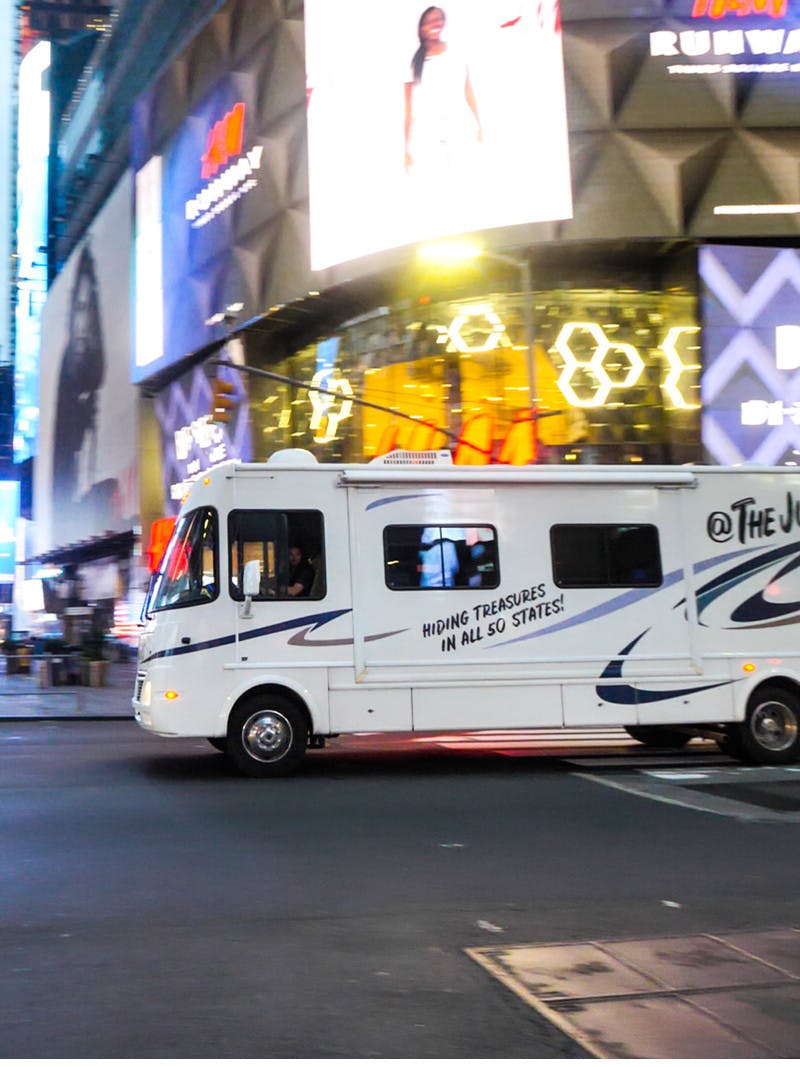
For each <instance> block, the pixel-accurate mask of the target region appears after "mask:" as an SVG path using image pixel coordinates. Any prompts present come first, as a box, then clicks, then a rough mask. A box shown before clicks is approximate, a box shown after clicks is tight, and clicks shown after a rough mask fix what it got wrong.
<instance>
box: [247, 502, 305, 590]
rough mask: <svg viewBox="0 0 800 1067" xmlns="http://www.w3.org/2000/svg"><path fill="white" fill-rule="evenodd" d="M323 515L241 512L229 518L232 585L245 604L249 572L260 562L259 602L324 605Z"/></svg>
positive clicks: (284, 512)
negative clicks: (247, 567)
mask: <svg viewBox="0 0 800 1067" xmlns="http://www.w3.org/2000/svg"><path fill="white" fill-rule="evenodd" d="M323 532H324V531H323V522H322V513H321V512H319V511H276V510H266V509H264V510H261V509H259V510H255V509H253V510H241V511H232V512H231V513H230V514H229V516H228V547H229V582H228V588H229V591H230V595H231V596H232V597H233V599H234V600H243V599H244V595H243V593H242V591H241V590H242V579H243V576H244V567H245V564H246V563H249V562H250V561H251V560H257V561H258V564H259V566H260V568H261V592H260V593H259V595H258V596H257V597H254V599H255V600H321V599H322V598H323V597H324V596H325V552H324V547H325V541H324V536H323Z"/></svg>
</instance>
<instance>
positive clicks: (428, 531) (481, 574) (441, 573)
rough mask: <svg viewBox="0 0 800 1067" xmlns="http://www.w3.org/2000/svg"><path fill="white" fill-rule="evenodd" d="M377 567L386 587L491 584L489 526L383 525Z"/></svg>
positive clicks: (495, 577) (494, 564)
mask: <svg viewBox="0 0 800 1067" xmlns="http://www.w3.org/2000/svg"><path fill="white" fill-rule="evenodd" d="M383 569H384V575H385V578H386V584H387V585H388V587H389V588H390V589H496V588H497V586H498V585H499V584H500V569H499V566H498V561H497V531H496V530H495V529H494V527H493V526H387V527H386V529H385V530H384V531H383Z"/></svg>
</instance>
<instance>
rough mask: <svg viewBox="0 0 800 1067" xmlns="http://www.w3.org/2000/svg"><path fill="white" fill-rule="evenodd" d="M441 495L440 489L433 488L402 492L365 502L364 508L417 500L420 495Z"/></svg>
mask: <svg viewBox="0 0 800 1067" xmlns="http://www.w3.org/2000/svg"><path fill="white" fill-rule="evenodd" d="M441 495H442V494H441V491H440V490H439V489H435V490H433V491H429V492H426V493H404V494H403V495H402V496H384V497H381V499H380V500H373V501H372V503H370V504H367V506H366V508H365V509H364V510H365V511H372V509H373V508H382V507H385V505H386V504H396V503H397V501H398V500H418V499H419V498H420V497H425V496H441Z"/></svg>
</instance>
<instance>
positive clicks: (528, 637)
mask: <svg viewBox="0 0 800 1067" xmlns="http://www.w3.org/2000/svg"><path fill="white" fill-rule="evenodd" d="M682 578H683V570H682V569H680V570H677V571H671V572H670V573H669V574H665V575H664V579H663V581H662V583H661V585H659V586H657V587H656V588H654V589H650V588H648V589H631V590H630V591H629V592H627V593H621V594H620V595H619V596H615V597H613V599H611V600H606V601H605V603H604V604H598V605H597V606H596V607H594V608H589V609H588V610H587V611H583V612H581V614H580V615H575V616H574V618H571V619H566V620H565V621H564V622H555V623H553V625H552V626H545V628H544V629H543V630H536V631H534V632H533V633H530V634H521V635H520V636H519V637H509V638H508V639H507V640H505V641H498V642H497V643H496V644H493V645H489V648H502V646H503V645H516V644H517V643H518V642H520V641H532V640H533V638H534V637H544V636H545V634H554V633H557V632H558V631H559V630H568V629H569V628H570V627H571V626H580V625H581V623H584V622H591V621H592V620H593V619H600V618H602V617H603V616H604V615H610V614H611V613H612V612H615V611H619V610H620V609H621V608H626V607H628V605H629V604H635V603H636V602H637V601H638V600H645V599H646V598H647V597H649V596H653V595H654V594H655V593H660V592H661V590H662V589H666V588H667V587H668V586H670V585H674V584H675V583H676V582H679V581H680V580H681V579H682Z"/></svg>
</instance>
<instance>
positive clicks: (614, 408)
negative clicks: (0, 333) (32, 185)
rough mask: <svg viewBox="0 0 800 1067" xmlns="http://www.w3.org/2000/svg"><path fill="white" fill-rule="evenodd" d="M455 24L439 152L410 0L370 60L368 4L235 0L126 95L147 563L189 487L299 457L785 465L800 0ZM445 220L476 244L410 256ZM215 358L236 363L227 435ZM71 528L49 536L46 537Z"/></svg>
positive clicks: (617, 5)
mask: <svg viewBox="0 0 800 1067" xmlns="http://www.w3.org/2000/svg"><path fill="white" fill-rule="evenodd" d="M444 6H445V8H446V12H445V19H444V26H443V27H442V26H440V27H439V28H438V32H439V33H440V34H441V37H442V39H447V40H448V49H451V54H452V56H453V57H454V59H455V60H457V63H458V64H459V65H458V78H459V84H460V86H462V87H463V86H464V84H465V73H468V76H469V85H470V89H471V93H470V94H469V95H470V97H471V99H468V100H467V104H468V105H469V112H470V113H464V114H462V115H461V116H460V117H456V111H455V110H451V111H448V112H447V115H446V119H447V136H445V135H444V134H441V133H438V134H436V135H435V136H433V135H432V134H431V131H432V129H433V123H434V119H433V118H431V114H432V112H430V111H429V112H427V113H426V112H424V111H422V110H421V109H422V107H423V104H424V101H425V98H424V96H423V94H422V93H421V91H420V85H424V68H422V69H423V74H422V76H421V78H420V81H419V83H418V82H417V80H416V74H415V66H414V64H415V56H417V55H418V53H419V51H420V49H421V46H422V43H423V34H424V32H427V30H425V31H423V27H422V25H421V23H420V16H421V14H422V12H423V9H424V8H425V5H416V4H411V3H409V2H407V0H396V2H393V3H391V4H386V5H384V7H385V9H386V11H385V14H386V18H385V19H382V21H381V25H380V26H377V25H371V30H370V40H369V42H368V46H367V42H365V40H364V38H363V36H361V33H362V28H363V15H364V10H363V8H364V4H363V3H361V2H359V0H341V2H338V3H331V0H306V2H305V4H303V3H301V2H299V0H297V2H293V0H281V2H273V3H270V4H259V5H254V4H252V3H250V2H248V0H229V2H227V3H225V4H223V5H222V6H219V5H217V6H216V7H215V9H214V11H213V12H210V17H209V19H208V21H207V22H205V24H204V25H203V26H202V27H201V28H199V29H198V31H197V32H196V34H195V35H194V36H193V37H192V39H191V40H190V41H189V42H188V44H186V46H185V47H183V48H182V50H181V51H180V52H179V53H178V54H176V55H175V56H174V58H173V59H172V60H171V61H170V62H167V63H166V64H165V65H164V66H163V67H162V68H161V70H160V72H159V74H158V76H157V77H156V78H154V79H153V80H152V82H151V83H150V84H149V85H147V86H145V87H143V91H142V93H141V94H140V95H139V96H138V97H137V99H136V101H135V104H134V106H133V108H132V113H131V126H130V142H129V164H130V167H129V174H128V176H127V177H126V178H125V179H124V180H121V181H118V183H117V185H116V186H115V189H114V192H113V194H112V195H111V196H109V197H108V198H107V201H106V203H107V206H106V207H105V208H103V211H106V210H109V211H110V210H111V206H110V205H111V204H112V201H114V198H116V197H119V198H121V199H120V202H122V201H123V200H124V199H125V197H129V201H128V203H129V211H130V217H131V218H132V220H133V221H132V232H131V235H130V242H131V255H130V263H131V264H132V267H131V275H130V283H131V284H130V286H129V290H128V291H129V292H130V294H132V295H131V298H130V299H131V302H130V305H127V304H126V302H125V299H124V296H123V294H122V290H121V289H120V293H119V295H118V296H115V297H113V298H112V300H111V306H112V310H110V311H109V316H110V318H109V326H108V327H106V328H105V331H106V333H108V331H109V330H111V332H112V333H113V334H114V338H115V346H117V347H115V351H114V355H113V356H112V357H111V361H110V362H111V363H113V365H114V371H113V374H114V375H119V376H120V377H119V384H118V385H117V384H114V385H112V384H111V383H112V381H113V382H117V378H112V377H109V378H108V389H107V394H106V398H103V397H100V398H99V399H98V401H97V409H96V419H97V422H98V426H99V425H100V424H101V422H102V420H103V419H106V421H107V424H108V425H109V426H110V427H115V428H116V427H123V426H125V416H124V415H123V414H122V408H123V407H124V408H126V410H127V409H128V408H130V410H132V411H135V416H136V417H135V424H136V429H135V430H132V431H131V435H130V440H131V441H133V442H134V448H133V451H134V452H135V456H133V457H131V456H128V455H126V456H124V457H123V456H122V452H123V451H124V449H123V448H122V447H121V444H120V440H119V436H121V435H119V434H118V435H117V439H116V440H115V441H114V443H113V445H108V446H100V452H102V453H104V454H105V460H108V463H106V466H108V464H109V463H110V457H111V456H112V455H114V456H118V458H117V459H116V460H115V461H114V463H113V464H111V466H114V468H115V470H114V472H111V473H108V472H105V473H106V478H116V479H117V481H119V480H120V479H122V480H125V479H126V478H127V480H128V482H129V484H130V485H131V486H133V487H134V488H133V489H132V490H131V492H130V493H129V494H128V497H127V498H124V494H122V495H120V497H119V500H122V499H123V498H124V499H126V500H127V502H126V503H125V505H124V506H122V507H121V510H118V512H117V513H116V514H117V517H118V518H117V520H115V522H116V524H117V525H119V526H121V527H122V528H128V527H130V529H132V530H134V529H135V530H137V531H138V533H137V537H140V538H141V540H140V541H138V542H137V545H136V549H135V551H143V549H144V547H145V546H146V542H147V536H148V533H147V531H148V530H149V527H150V524H151V523H152V522H153V521H154V520H155V519H156V518H159V517H161V516H163V515H169V514H174V513H175V512H176V510H177V508H178V506H179V503H180V499H181V497H182V496H183V493H184V492H185V488H186V485H187V483H188V482H189V481H190V480H191V478H192V477H194V476H195V475H196V474H197V473H198V472H199V471H201V470H203V469H205V468H206V467H207V466H209V465H211V464H212V463H215V462H218V461H220V460H222V459H226V458H231V457H239V458H241V459H245V460H251V459H255V460H258V459H264V458H266V457H267V456H268V455H269V454H271V452H273V451H275V450H276V449H277V448H282V447H287V446H291V447H303V448H308V449H310V450H312V451H313V452H315V454H317V455H318V456H319V458H321V459H342V460H346V461H360V460H366V459H369V458H370V457H372V456H375V455H377V454H378V453H380V452H383V451H386V450H387V449H389V448H392V447H406V448H412V449H418V448H428V447H440V446H452V447H454V448H456V449H459V445H460V446H461V447H460V456H461V459H462V460H463V461H466V462H490V461H500V462H533V461H536V462H547V463H561V462H565V463H584V462H610V463H625V462H631V463H640V462H644V463H647V462H659V463H684V462H712V463H713V462H725V463H730V462H746V461H758V462H769V463H777V464H784V463H790V464H791V463H795V462H796V457H797V455H798V451H800V392H799V390H800V376H799V373H798V368H800V340H798V335H799V334H800V325H798V321H797V312H796V304H797V294H798V291H799V290H800V259H799V258H798V238H799V237H800V222H799V220H800V169H799V168H798V166H797V158H798V147H800V124H798V121H797V116H796V107H795V102H796V100H797V98H798V92H799V91H800V11H797V12H795V11H793V10H792V5H791V3H787V2H781V0H753V2H752V3H741V2H737V3H724V2H723V0H708V2H700V0H643V2H636V3H633V2H631V0H627V2H623V0H581V2H578V0H564V2H563V3H562V4H561V5H559V4H558V3H556V2H555V0H553V2H551V3H547V2H545V3H541V2H540V3H535V2H533V0H530V2H523V0H513V2H511V0H509V2H505V0H503V2H501V3H500V2H499V3H496V4H495V3H493V4H491V5H486V4H479V3H473V2H472V0H449V2H448V3H447V4H446V5H444ZM531 57H533V59H534V61H533V62H532V61H531ZM441 91H442V93H444V92H445V90H444V89H442V90H441ZM462 95H464V96H466V94H462ZM443 98H444V97H443ZM449 99H450V103H449V104H448V107H452V108H453V109H455V107H456V105H455V103H454V102H453V98H452V96H451V97H450V98H449ZM459 103H463V101H459ZM425 106H430V100H428V102H427V104H425ZM443 106H444V105H441V107H440V114H439V118H440V119H441V108H442V107H443ZM415 108H416V109H417V110H416V111H415V110H414V109H415ZM420 116H422V117H421V118H420ZM455 132H458V134H459V137H458V138H456V136H455ZM451 133H452V134H453V136H452V138H451ZM426 137H427V140H426ZM434 142H435V144H434ZM437 153H438V155H437ZM101 215H102V212H101V213H99V214H98V215H97V216H96V218H97V219H98V220H99V219H100V218H101ZM126 233H127V231H126V230H125V229H124V227H123V226H120V227H119V234H120V235H121V237H122V238H123V239H124V240H127V238H126V237H125V234H126ZM86 234H89V235H90V237H91V228H90V227H86V229H85V230H84V232H83V234H82V236H81V239H80V240H78V241H76V243H75V244H74V248H73V249H72V250H71V251H70V253H69V259H68V260H65V262H72V258H71V257H74V256H75V255H78V256H81V255H82V254H83V251H82V250H83V248H85V247H86V241H87V238H86ZM454 236H458V237H461V238H463V237H464V236H467V237H469V239H470V240H471V241H472V242H473V243H474V244H475V245H476V246H477V247H478V248H479V249H480V252H481V254H480V256H478V257H477V258H476V259H474V260H473V261H471V262H461V263H459V264H457V265H451V266H448V267H443V266H442V265H441V264H435V265H432V264H431V263H430V262H427V263H425V262H422V261H421V259H420V257H419V250H420V247H421V246H423V245H427V244H428V242H430V241H432V240H433V239H437V240H438V239H442V238H450V237H454ZM82 242H83V243H82ZM89 243H90V244H91V243H92V241H91V240H90V241H89ZM67 284H68V283H66V282H64V283H62V289H63V288H64V286H65V285H67ZM51 292H52V296H51V299H52V300H53V301H54V302H55V301H56V299H57V296H58V288H57V286H54V287H53V290H52V291H51ZM48 303H50V301H48ZM123 307H127V309H128V310H127V311H125V313H124V314H123V311H122V309H123ZM48 314H49V313H48ZM125 315H127V316H128V318H129V322H128V321H126V319H125ZM53 336H55V335H53ZM117 342H118V345H117ZM48 344H49V346H50V347H53V346H55V348H58V347H60V342H59V343H58V344H57V343H56V342H55V341H53V342H48ZM48 344H45V342H43V350H42V362H43V366H44V363H45V360H46V359H48V360H52V359H53V358H54V357H53V353H52V352H48ZM126 346H127V356H126V354H125V350H126ZM210 357H215V358H224V359H227V360H228V361H229V362H230V363H231V364H232V367H231V368H226V369H224V370H222V371H220V372H219V373H220V374H222V375H223V376H225V377H226V378H227V379H228V380H229V382H230V384H231V385H232V386H233V389H234V392H233V394H232V397H233V402H234V406H233V408H232V411H231V415H230V419H229V421H228V422H226V423H221V422H215V421H213V420H212V419H211V418H210V412H211V407H212V394H213V379H214V377H215V374H216V373H217V371H216V370H215V368H214V367H213V366H212V365H210V364H209V362H208V360H209V358H210ZM242 363H245V364H246V365H247V366H248V367H253V368H256V369H258V370H261V371H264V372H267V373H268V374H269V375H272V376H273V377H266V376H258V375H253V374H251V373H248V372H245V371H241V370H239V369H237V365H241V364H242ZM125 376H127V378H126V381H125V382H124V383H123V381H122V378H123V377H125ZM309 386H310V388H309ZM112 398H113V399H112ZM106 404H108V405H112V404H113V405H118V409H115V408H113V407H111V406H109V407H108V410H107V412H106V413H105V415H104V406H105V405H106ZM110 432H111V435H112V437H114V436H115V431H114V430H113V429H112V430H111V431H110ZM125 436H126V439H127V434H126V435H125ZM98 443H99V442H98ZM54 454H55V453H54ZM40 455H41V452H40ZM62 460H63V457H62ZM46 465H47V464H46V462H45V463H42V464H41V471H42V478H43V481H42V483H41V484H42V485H46V484H47V472H46V471H45V468H46ZM101 466H102V464H101ZM55 468H56V465H55V463H54V464H53V468H52V470H51V472H50V477H51V479H52V480H53V492H54V493H58V491H59V490H58V486H57V485H56V482H57V481H58V476H57V474H55V473H53V472H54V471H55ZM109 471H110V467H109ZM132 471H135V472H138V473H131V472H132ZM126 472H127V473H126ZM101 473H104V472H102V471H100V468H99V467H98V477H100V474H101ZM70 476H71V475H70ZM37 477H38V475H37ZM65 477H66V474H65ZM100 480H101V481H103V480H106V479H104V478H101V479H100ZM93 484H94V483H93ZM137 494H138V496H137ZM37 499H40V500H41V501H42V503H41V506H40V508H39V509H38V512H39V514H37V516H36V517H37V521H38V519H39V517H41V518H42V520H43V522H44V524H45V526H46V525H47V520H46V518H45V516H46V504H45V503H44V500H45V497H44V495H41V496H40V497H37ZM101 525H102V524H101ZM84 526H85V527H86V529H85V530H84V531H83V532H84V535H85V536H90V537H91V536H95V535H97V533H98V532H101V531H99V530H98V528H97V527H96V526H92V527H91V529H89V527H88V526H87V525H86V521H84ZM112 529H113V524H112ZM81 532H82V531H81V529H80V528H77V529H76V531H75V536H78V537H79V536H80V534H81ZM59 537H60V534H59V532H58V530H57V527H56V524H55V523H53V522H52V521H51V522H50V528H49V530H48V531H47V534H46V535H43V547H45V548H47V549H51V550H52V549H54V548H57V547H58V544H59Z"/></svg>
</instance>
